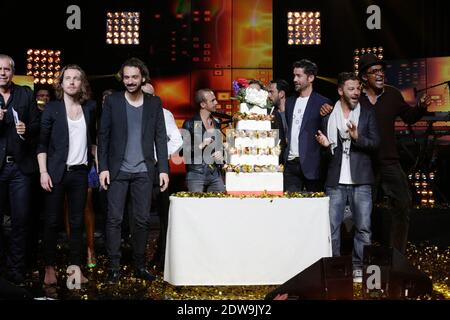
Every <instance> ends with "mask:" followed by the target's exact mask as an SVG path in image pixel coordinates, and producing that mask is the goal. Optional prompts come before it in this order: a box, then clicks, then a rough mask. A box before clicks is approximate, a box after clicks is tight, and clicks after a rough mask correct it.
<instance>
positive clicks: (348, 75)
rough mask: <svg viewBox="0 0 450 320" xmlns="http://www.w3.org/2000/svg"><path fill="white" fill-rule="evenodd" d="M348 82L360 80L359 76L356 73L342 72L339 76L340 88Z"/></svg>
mask: <svg viewBox="0 0 450 320" xmlns="http://www.w3.org/2000/svg"><path fill="white" fill-rule="evenodd" d="M348 80H358V81H359V79H358V76H357V75H356V74H355V73H354V72H341V73H339V74H338V87H339V88H342V87H343V86H344V85H345V82H346V81H348Z"/></svg>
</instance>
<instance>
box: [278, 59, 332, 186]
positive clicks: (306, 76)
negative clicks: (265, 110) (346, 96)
mask: <svg viewBox="0 0 450 320" xmlns="http://www.w3.org/2000/svg"><path fill="white" fill-rule="evenodd" d="M316 76H317V66H316V64H315V63H313V62H311V61H309V60H306V59H303V60H300V61H297V62H294V84H295V91H296V92H297V94H298V96H296V97H289V98H288V99H287V100H286V122H287V126H288V128H287V131H286V135H287V143H288V145H287V147H286V152H285V155H284V157H285V170H284V190H285V191H290V192H297V191H303V190H304V189H306V191H320V190H321V189H322V186H321V184H320V161H321V151H320V145H319V144H318V143H317V141H316V139H315V138H314V137H315V135H316V133H317V130H319V129H320V128H321V126H322V118H321V116H320V108H321V106H322V105H323V104H325V103H331V101H330V100H329V99H327V98H325V97H323V96H321V95H320V94H318V93H317V92H315V91H313V82H314V79H315V78H316Z"/></svg>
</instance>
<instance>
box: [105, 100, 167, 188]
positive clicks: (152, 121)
mask: <svg viewBox="0 0 450 320" xmlns="http://www.w3.org/2000/svg"><path fill="white" fill-rule="evenodd" d="M143 108H144V110H143V114H142V140H141V143H142V151H143V154H144V158H145V164H146V166H147V172H148V174H149V177H150V178H151V179H152V180H153V178H154V174H155V164H156V161H155V155H154V147H156V153H157V158H158V162H157V164H158V170H159V172H160V173H168V172H169V162H168V160H167V159H168V156H167V133H166V125H165V122H164V114H163V110H162V104H161V99H160V98H159V97H157V96H150V95H144V105H143ZM127 136H128V124H127V110H126V101H125V92H124V91H121V92H116V93H113V94H112V95H110V96H108V97H106V99H105V103H104V105H103V111H102V116H101V120H100V130H99V136H98V158H99V171H100V172H102V171H106V170H108V171H109V174H110V179H111V180H113V179H115V178H116V176H117V174H118V173H119V170H120V167H121V165H122V162H123V158H124V156H125V151H126V146H127Z"/></svg>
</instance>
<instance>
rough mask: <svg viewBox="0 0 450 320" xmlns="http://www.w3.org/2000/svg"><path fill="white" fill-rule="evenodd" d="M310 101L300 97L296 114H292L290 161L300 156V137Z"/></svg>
mask: <svg viewBox="0 0 450 320" xmlns="http://www.w3.org/2000/svg"><path fill="white" fill-rule="evenodd" d="M308 100H309V96H308V97H298V98H297V100H296V101H295V107H294V112H293V113H292V128H291V145H290V148H289V156H288V160H292V159H294V158H297V157H298V156H299V150H298V136H299V134H300V128H301V127H302V122H303V115H304V114H305V109H306V105H307V104H308Z"/></svg>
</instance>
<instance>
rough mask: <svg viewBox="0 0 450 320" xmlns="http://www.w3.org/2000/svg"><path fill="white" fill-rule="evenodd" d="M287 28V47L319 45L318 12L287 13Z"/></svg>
mask: <svg viewBox="0 0 450 320" xmlns="http://www.w3.org/2000/svg"><path fill="white" fill-rule="evenodd" d="M287 28H288V39H287V43H288V45H319V44H320V43H321V27H320V12H312V11H308V12H307V11H299V12H288V13H287ZM294 30H295V31H297V32H294ZM299 31H301V32H299Z"/></svg>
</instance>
